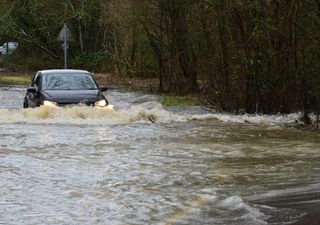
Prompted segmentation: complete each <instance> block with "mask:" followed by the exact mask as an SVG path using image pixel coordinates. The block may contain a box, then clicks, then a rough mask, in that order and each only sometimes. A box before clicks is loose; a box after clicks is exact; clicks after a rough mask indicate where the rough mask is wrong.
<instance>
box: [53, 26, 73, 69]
mask: <svg viewBox="0 0 320 225" xmlns="http://www.w3.org/2000/svg"><path fill="white" fill-rule="evenodd" d="M57 39H58V40H59V41H63V44H62V48H63V51H64V68H65V69H67V64H68V48H69V45H68V42H67V41H74V38H73V37H72V34H71V32H70V30H69V28H68V26H67V24H66V23H65V24H64V25H63V28H62V29H61V31H60V32H59V34H58V37H57Z"/></svg>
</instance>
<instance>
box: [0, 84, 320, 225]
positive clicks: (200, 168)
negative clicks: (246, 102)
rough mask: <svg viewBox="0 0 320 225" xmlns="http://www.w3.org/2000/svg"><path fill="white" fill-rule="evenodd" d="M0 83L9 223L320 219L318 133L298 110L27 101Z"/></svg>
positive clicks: (117, 97) (152, 99)
mask: <svg viewBox="0 0 320 225" xmlns="http://www.w3.org/2000/svg"><path fill="white" fill-rule="evenodd" d="M24 93H25V87H20V86H18V87H0V137H1V139H0V174H1V176H0V183H1V186H0V193H1V195H0V215H1V216H0V224H6V225H7V224H218V225H220V224H221V225H225V224H229V225H250V224H251V225H260V224H261V225H262V224H263V225H265V224H277V225H278V224H279V225H280V224H320V220H319V218H318V214H319V213H318V212H319V210H318V209H319V208H320V203H319V195H320V194H319V193H320V134H319V133H317V132H311V131H300V130H297V129H294V128H291V127H290V125H291V124H292V123H294V122H295V120H296V119H297V117H298V115H297V114H291V115H288V116H281V115H275V116H270V115H269V116H267V115H241V116H236V115H231V114H221V113H215V112H214V111H212V110H209V109H206V108H202V107H164V106H162V105H161V104H160V102H159V97H158V96H154V95H147V94H141V93H134V92H119V91H117V90H110V91H108V92H106V95H107V97H108V99H109V101H110V103H111V104H113V105H114V110H103V109H93V108H89V107H82V106H73V107H68V108H46V107H41V108H36V109H22V99H23V96H24Z"/></svg>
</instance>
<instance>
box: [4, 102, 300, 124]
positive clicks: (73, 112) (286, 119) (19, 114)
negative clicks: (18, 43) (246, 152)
mask: <svg viewBox="0 0 320 225" xmlns="http://www.w3.org/2000/svg"><path fill="white" fill-rule="evenodd" d="M0 115H1V116H0V123H2V124H8V123H40V124H41V123H45V124H50V123H54V124H60V123H62V124H98V125H99V124H127V123H134V122H157V123H170V122H186V121H191V120H199V121H206V120H219V121H222V122H226V123H251V124H264V125H281V124H293V123H296V122H297V121H298V119H299V116H300V114H299V113H294V114H289V115H287V116H284V115H232V114H224V113H206V114H204V113H198V114H197V113H195V112H193V113H189V111H188V109H186V108H184V109H183V110H181V111H179V112H171V111H169V110H166V109H164V108H163V107H162V105H161V104H152V105H146V104H140V105H135V106H131V107H128V108H122V109H116V110H114V109H113V108H112V107H109V108H105V109H101V108H91V107H86V106H72V107H66V108H61V107H47V106H42V107H39V108H33V109H0Z"/></svg>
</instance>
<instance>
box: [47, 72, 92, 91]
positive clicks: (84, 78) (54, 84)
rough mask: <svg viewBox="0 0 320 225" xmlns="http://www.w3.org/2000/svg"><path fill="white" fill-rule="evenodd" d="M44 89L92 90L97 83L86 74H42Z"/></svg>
mask: <svg viewBox="0 0 320 225" xmlns="http://www.w3.org/2000/svg"><path fill="white" fill-rule="evenodd" d="M42 82H43V86H42V87H43V89H44V90H94V89H97V85H96V84H95V82H94V81H93V78H92V77H91V76H90V75H88V74H79V73H77V74H46V75H44V76H43V79H42Z"/></svg>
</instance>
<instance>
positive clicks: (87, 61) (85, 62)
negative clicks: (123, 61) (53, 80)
mask: <svg viewBox="0 0 320 225" xmlns="http://www.w3.org/2000/svg"><path fill="white" fill-rule="evenodd" d="M109 60H110V54H109V53H108V52H106V51H99V52H94V53H83V54H80V55H78V56H76V57H74V58H73V59H72V61H71V65H72V67H73V68H81V69H86V70H97V71H99V70H100V71H101V70H103V68H105V66H106V65H108V63H109Z"/></svg>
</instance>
